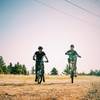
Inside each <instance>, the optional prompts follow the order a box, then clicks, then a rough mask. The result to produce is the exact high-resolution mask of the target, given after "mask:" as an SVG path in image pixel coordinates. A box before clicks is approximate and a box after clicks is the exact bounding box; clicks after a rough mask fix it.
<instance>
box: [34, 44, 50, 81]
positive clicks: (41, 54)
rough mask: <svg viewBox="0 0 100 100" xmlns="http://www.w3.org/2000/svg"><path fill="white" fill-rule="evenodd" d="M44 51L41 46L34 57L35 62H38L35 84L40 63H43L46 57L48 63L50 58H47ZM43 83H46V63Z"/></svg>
mask: <svg viewBox="0 0 100 100" xmlns="http://www.w3.org/2000/svg"><path fill="white" fill-rule="evenodd" d="M42 50H43V47H42V46H39V47H38V51H36V52H35V54H34V55H33V60H35V61H36V64H35V73H36V77H35V82H36V81H37V71H38V70H39V67H40V63H41V62H43V58H44V57H45V59H46V62H48V58H47V56H46V54H45V52H44V51H42ZM43 82H45V77H44V63H43Z"/></svg>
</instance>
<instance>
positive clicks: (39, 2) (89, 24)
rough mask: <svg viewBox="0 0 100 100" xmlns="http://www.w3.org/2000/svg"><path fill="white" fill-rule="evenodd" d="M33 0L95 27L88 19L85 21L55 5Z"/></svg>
mask: <svg viewBox="0 0 100 100" xmlns="http://www.w3.org/2000/svg"><path fill="white" fill-rule="evenodd" d="M33 1H35V2H36V3H39V4H41V5H43V6H45V7H48V8H50V9H52V10H55V11H57V12H59V13H61V14H63V15H66V16H70V17H72V18H74V19H76V20H79V21H80V22H84V23H85V24H87V25H89V26H92V27H96V25H95V24H94V23H90V22H89V21H86V20H84V19H81V18H79V17H76V16H74V15H72V14H69V13H67V12H65V11H63V10H60V9H57V8H56V7H54V6H51V5H49V4H47V3H45V2H42V1H41V0H33ZM96 28H97V27H96Z"/></svg>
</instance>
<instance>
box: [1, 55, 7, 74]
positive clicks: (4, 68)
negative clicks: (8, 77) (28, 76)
mask: <svg viewBox="0 0 100 100" xmlns="http://www.w3.org/2000/svg"><path fill="white" fill-rule="evenodd" d="M0 73H1V74H2V73H4V74H7V67H6V65H5V62H4V60H3V57H2V56H0Z"/></svg>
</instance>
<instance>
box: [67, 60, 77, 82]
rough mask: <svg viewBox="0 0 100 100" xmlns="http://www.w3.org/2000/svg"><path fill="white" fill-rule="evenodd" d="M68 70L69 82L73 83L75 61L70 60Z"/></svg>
mask: <svg viewBox="0 0 100 100" xmlns="http://www.w3.org/2000/svg"><path fill="white" fill-rule="evenodd" d="M69 70H70V78H71V83H74V77H75V70H76V66H75V61H71V62H70V64H69Z"/></svg>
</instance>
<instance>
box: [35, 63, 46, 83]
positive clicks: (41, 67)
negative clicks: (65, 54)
mask: <svg viewBox="0 0 100 100" xmlns="http://www.w3.org/2000/svg"><path fill="white" fill-rule="evenodd" d="M44 62H45V63H46V62H47V61H40V62H39V66H38V71H37V82H38V84H41V82H42V80H43V78H44Z"/></svg>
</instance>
